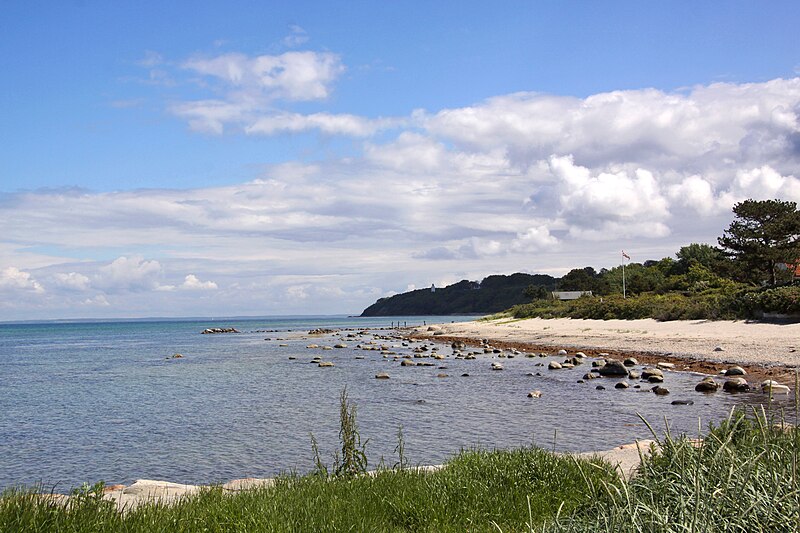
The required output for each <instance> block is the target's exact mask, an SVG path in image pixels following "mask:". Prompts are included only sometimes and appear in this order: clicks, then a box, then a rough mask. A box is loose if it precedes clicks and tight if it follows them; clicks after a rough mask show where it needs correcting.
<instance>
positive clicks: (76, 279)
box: [53, 272, 90, 291]
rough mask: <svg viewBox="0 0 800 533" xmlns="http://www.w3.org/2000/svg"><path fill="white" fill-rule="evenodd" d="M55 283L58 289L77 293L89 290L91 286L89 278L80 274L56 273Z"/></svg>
mask: <svg viewBox="0 0 800 533" xmlns="http://www.w3.org/2000/svg"><path fill="white" fill-rule="evenodd" d="M53 283H54V284H55V285H56V286H57V287H62V288H65V289H71V290H76V291H85V290H88V289H89V286H90V280H89V278H88V277H87V276H84V275H83V274H80V273H78V272H67V273H64V272H59V273H56V274H55V275H54V276H53Z"/></svg>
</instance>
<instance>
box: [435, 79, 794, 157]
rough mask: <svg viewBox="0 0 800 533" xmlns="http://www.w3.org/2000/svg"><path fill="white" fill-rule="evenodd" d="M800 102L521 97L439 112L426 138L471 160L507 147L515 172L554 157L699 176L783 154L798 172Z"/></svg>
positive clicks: (780, 91) (785, 85)
mask: <svg viewBox="0 0 800 533" xmlns="http://www.w3.org/2000/svg"><path fill="white" fill-rule="evenodd" d="M799 102H800V78H794V79H776V80H772V81H769V82H766V83H749V84H733V83H715V84H711V85H707V86H697V87H693V88H691V89H690V90H688V91H685V92H675V93H667V92H663V91H659V90H656V89H642V90H629V91H613V92H608V93H600V94H596V95H592V96H589V97H587V98H582V99H581V98H573V97H563V96H554V95H546V94H539V93H532V92H525V93H515V94H510V95H504V96H498V97H494V98H490V99H488V100H486V101H485V102H482V103H480V104H477V105H474V106H470V107H465V108H458V109H445V110H442V111H439V112H437V113H435V114H433V115H429V116H425V117H424V119H423V122H424V123H425V126H426V128H427V130H428V131H429V132H430V133H431V134H432V135H434V136H436V137H441V138H446V139H449V140H451V141H452V142H454V143H457V144H458V145H459V146H462V147H465V148H467V149H470V150H487V149H490V148H494V147H504V148H506V149H508V151H509V154H510V155H511V156H512V158H513V159H514V160H515V161H516V162H517V163H519V164H527V163H530V162H531V161H536V160H539V159H544V158H546V157H548V156H549V155H550V154H553V153H555V154H560V155H565V154H572V155H573V156H574V157H575V160H576V161H578V162H579V163H581V164H585V165H589V166H597V165H603V164H609V163H622V162H634V163H636V164H639V165H643V166H647V167H649V166H658V167H659V168H674V167H679V168H686V167H690V166H691V167H695V168H696V169H703V168H708V167H714V166H719V165H720V164H722V165H726V163H725V162H724V161H725V160H729V161H727V164H728V165H730V164H734V165H735V164H736V163H742V162H744V161H746V160H748V159H751V158H753V157H759V156H764V155H767V154H770V153H771V154H772V155H776V153H782V154H783V155H784V156H786V155H789V156H790V159H789V160H788V161H786V162H787V163H788V162H791V164H793V165H796V164H797V161H798V156H800V154H799V153H798V150H797V139H798V103H799ZM758 147H760V148H759V149H757V148H758ZM765 147H768V149H767V148H765Z"/></svg>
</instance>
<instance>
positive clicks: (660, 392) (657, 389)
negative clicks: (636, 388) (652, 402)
mask: <svg viewBox="0 0 800 533" xmlns="http://www.w3.org/2000/svg"><path fill="white" fill-rule="evenodd" d="M650 390H652V391H653V392H654V393H656V395H657V396H666V395H667V394H669V389H668V388H666V387H662V386H661V385H656V386H655V387H653V388H652V389H650Z"/></svg>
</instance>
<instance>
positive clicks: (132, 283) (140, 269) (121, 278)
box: [93, 256, 161, 291]
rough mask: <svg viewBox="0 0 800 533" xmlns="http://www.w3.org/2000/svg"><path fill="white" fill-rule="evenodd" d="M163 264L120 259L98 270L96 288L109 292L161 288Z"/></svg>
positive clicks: (125, 258)
mask: <svg viewBox="0 0 800 533" xmlns="http://www.w3.org/2000/svg"><path fill="white" fill-rule="evenodd" d="M160 276H161V264H160V263H159V262H158V261H154V260H153V261H145V260H144V259H143V258H142V257H135V256H134V257H125V256H122V257H119V258H117V259H115V260H114V261H112V262H111V263H110V264H109V265H106V266H103V267H101V268H100V269H99V270H98V273H97V275H96V276H95V278H94V280H93V284H94V285H95V286H96V287H99V288H101V289H104V290H107V291H121V290H130V291H144V290H154V289H157V288H159V278H160Z"/></svg>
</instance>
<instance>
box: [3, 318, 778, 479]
mask: <svg viewBox="0 0 800 533" xmlns="http://www.w3.org/2000/svg"><path fill="white" fill-rule="evenodd" d="M474 318H476V317H466V316H465V317H453V316H447V317H430V316H428V317H411V316H409V317H386V318H361V317H347V316H302V317H296V316H295V317H262V318H227V319H223V318H214V319H212V318H205V319H197V318H195V319H152V320H106V321H70V322H63V321H61V322H30V323H5V324H0V489H4V488H9V487H13V486H33V485H37V486H41V488H42V489H43V490H46V491H50V490H54V491H56V492H64V491H69V490H70V489H71V488H74V487H78V486H80V485H82V484H83V483H95V482H98V481H104V482H105V483H107V484H116V483H122V484H130V483H132V482H134V481H135V480H136V479H158V480H167V481H173V482H178V483H190V484H209V483H222V482H226V481H229V480H232V479H238V478H245V477H262V478H263V477H272V476H275V475H278V474H282V473H300V474H302V473H307V472H310V471H311V470H312V469H313V467H314V454H313V451H312V445H311V443H312V436H313V439H315V440H316V442H317V443H318V447H319V451H320V454H321V458H322V460H323V461H324V462H326V463H328V464H332V463H333V456H334V454H335V453H336V451H337V447H338V443H339V435H338V431H339V406H340V402H339V400H340V396H341V394H342V392H343V391H345V390H346V392H347V395H348V397H349V399H350V400H351V401H352V402H353V405H355V406H356V416H357V423H358V428H359V432H360V435H361V438H362V442H363V443H365V444H366V454H367V457H368V458H369V461H370V464H371V466H373V467H374V466H377V465H379V464H381V463H382V464H384V465H387V466H392V465H394V464H395V463H397V462H398V459H399V458H398V453H397V445H398V442H399V441H400V433H402V440H403V443H404V453H405V459H406V460H407V461H408V462H410V463H411V464H438V463H442V462H444V461H445V460H447V458H448V457H451V456H452V455H453V454H456V453H458V452H459V451H461V450H466V449H474V448H484V449H494V448H509V447H520V446H528V445H536V446H541V447H544V448H547V449H553V450H556V451H591V450H603V449H609V448H612V447H614V446H617V445H620V444H623V443H629V442H632V441H634V440H635V439H645V438H652V433H651V431H654V432H655V433H656V434H657V435H659V436H663V435H664V434H665V433H666V432H667V431H669V432H671V433H672V434H674V435H677V434H681V433H686V434H689V435H692V436H696V435H698V434H702V433H704V432H705V431H707V427H708V424H709V423H717V422H719V421H721V420H723V419H724V418H725V417H726V416H728V415H729V413H730V412H731V410H732V409H733V408H734V407H736V406H749V408H752V407H756V406H758V405H760V404H763V403H764V402H765V401H766V400H767V399H766V397H765V396H764V395H762V394H738V395H733V394H728V393H722V392H719V393H716V394H711V395H703V394H700V393H696V392H694V385H695V384H696V383H697V382H698V381H699V379H700V378H699V377H698V376H697V375H692V374H687V373H681V372H668V373H667V377H666V380H665V383H664V385H665V386H667V387H668V388H669V389H670V390H671V391H672V393H671V394H670V395H667V396H656V395H655V394H653V393H652V392H650V391H649V388H650V386H649V385H648V384H641V388H638V389H636V388H633V387H631V388H629V389H625V390H619V389H615V388H614V384H615V383H616V381H615V380H610V379H602V380H592V381H587V382H585V383H579V382H578V381H579V380H580V379H581V377H582V375H583V374H584V373H586V372H588V370H589V367H590V362H589V361H587V363H586V364H583V365H579V366H577V367H576V368H574V369H569V370H557V371H550V370H547V363H548V362H549V361H551V360H556V361H563V359H564V357H563V356H560V357H559V356H557V355H556V349H555V348H554V350H553V353H552V354H549V356H548V357H533V358H529V357H524V356H519V355H518V356H517V357H514V358H500V355H501V354H494V353H491V354H481V355H479V356H478V357H477V358H476V359H475V360H464V359H455V358H454V357H453V355H452V350H451V348H450V346H449V345H448V344H445V343H440V344H439V345H438V346H437V345H434V344H433V343H432V342H428V343H427V346H428V349H429V350H428V353H431V351H432V350H433V348H434V347H436V348H437V350H438V352H439V353H441V354H443V355H446V356H447V357H446V358H445V359H443V360H434V359H426V361H432V362H435V364H434V365H433V366H429V367H401V366H400V362H399V360H397V359H395V358H394V357H395V356H397V357H402V356H403V355H405V354H411V353H412V349H413V348H414V347H415V346H421V344H422V343H419V342H418V343H411V344H409V346H404V345H403V344H404V342H403V340H402V339H400V338H399V334H401V333H403V331H398V330H397V329H396V328H397V327H398V326H400V327H411V326H427V325H430V324H432V323H442V322H451V321H464V320H472V319H474ZM214 327H220V328H236V329H237V330H238V331H239V332H240V333H224V334H213V335H209V334H201V332H202V331H203V330H204V329H206V328H214ZM316 328H329V329H333V330H337V331H338V332H339V333H337V334H324V335H317V336H309V335H308V332H309V331H310V330H313V329H316ZM362 330H366V331H368V333H367V334H364V335H361V336H355V337H349V338H348V337H347V335H348V334H354V335H357V333H358V332H359V331H362ZM392 336H394V338H390V337H392ZM382 337H383V338H382ZM368 342H375V343H377V344H378V345H380V344H384V345H386V346H387V347H388V348H389V351H390V352H394V354H384V353H381V351H379V350H370V351H366V350H363V349H362V348H363V347H364V346H374V345H368V344H367V343H368ZM312 343H314V344H318V345H319V346H320V347H322V346H325V345H328V346H333V345H334V344H337V343H343V344H346V345H347V347H346V348H337V349H331V350H323V349H321V348H308V347H307V346H308V345H309V344H312ZM407 344H408V343H407ZM175 354H181V355H182V356H183V357H180V358H174V357H173V356H174V355H175ZM395 354H396V355H395ZM502 355H505V354H502ZM315 356H321V357H322V359H323V360H324V361H330V362H333V363H334V366H333V367H331V368H320V367H319V366H318V365H317V364H315V363H312V362H311V361H312V359H313V357H315ZM492 362H502V365H503V367H504V370H502V371H496V370H492V369H491V368H490V367H491V363H492ZM380 372H387V373H388V374H389V375H390V379H376V378H375V376H376V374H377V373H380ZM443 375H444V376H446V377H442V376H443ZM599 383H602V384H603V385H604V386H605V387H606V390H597V389H596V386H597V385H598V384H599ZM631 385H638V383H633V382H632V383H631ZM532 390H539V391H541V397H540V398H528V396H527V395H528V392H530V391H532ZM674 400H690V401H691V402H693V403H692V404H691V405H674V404H673V403H672V402H673V401H674ZM781 402H782V403H781ZM789 402H790V400H788V399H786V400H779V401H778V402H777V403H774V404H773V405H770V406H769V407H768V408H769V409H770V410H777V409H780V408H788V407H789ZM645 421H647V424H646V423H645ZM648 424H649V426H651V427H652V429H651V428H650V427H648Z"/></svg>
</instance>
